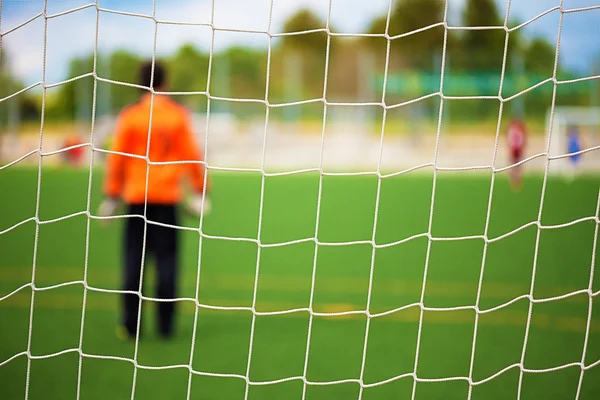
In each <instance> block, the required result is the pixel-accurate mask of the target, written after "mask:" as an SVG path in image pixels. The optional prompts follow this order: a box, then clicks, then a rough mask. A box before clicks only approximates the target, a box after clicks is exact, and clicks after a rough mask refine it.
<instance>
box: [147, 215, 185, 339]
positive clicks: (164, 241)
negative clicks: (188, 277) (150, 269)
mask: <svg viewBox="0 0 600 400" xmlns="http://www.w3.org/2000/svg"><path fill="white" fill-rule="evenodd" d="M152 211H153V219H154V220H155V221H157V222H161V223H163V224H169V225H173V226H177V209H176V207H175V206H174V205H173V206H171V205H160V206H153V210H152ZM148 228H149V232H148V233H150V237H149V240H151V241H152V249H153V252H154V255H155V257H156V267H157V269H158V271H157V272H158V273H157V278H158V279H157V288H156V289H157V290H156V292H157V293H156V297H157V298H159V299H161V300H172V299H175V298H176V297H177V269H178V265H177V263H178V259H177V251H178V232H177V229H175V228H169V227H164V226H159V225H149V227H148ZM157 306H158V321H157V322H158V332H159V334H160V335H161V336H162V337H164V338H168V337H170V336H171V335H172V334H173V325H174V317H175V302H174V301H159V302H158V304H157Z"/></svg>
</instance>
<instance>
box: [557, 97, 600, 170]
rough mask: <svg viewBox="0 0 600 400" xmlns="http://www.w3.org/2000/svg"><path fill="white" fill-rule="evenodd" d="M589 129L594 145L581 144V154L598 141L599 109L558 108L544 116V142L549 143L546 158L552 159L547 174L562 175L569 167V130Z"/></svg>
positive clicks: (599, 133)
mask: <svg viewBox="0 0 600 400" xmlns="http://www.w3.org/2000/svg"><path fill="white" fill-rule="evenodd" d="M572 128H576V129H578V130H579V129H581V128H583V129H589V130H590V131H591V135H588V137H590V136H591V137H592V138H593V141H594V143H585V142H584V143H583V148H582V149H581V151H580V153H581V152H585V151H586V148H587V149H589V148H593V147H594V146H595V145H597V144H598V141H599V139H600V107H568V106H560V107H554V109H549V110H548V113H547V116H546V141H547V142H548V141H549V142H550V147H549V152H548V156H549V157H550V158H551V159H552V163H551V166H550V168H549V172H551V173H553V174H560V175H564V174H567V173H568V172H567V171H569V170H570V167H569V158H568V157H569V156H568V155H569V154H570V153H569V147H568V141H569V137H568V135H569V130H570V129H572Z"/></svg>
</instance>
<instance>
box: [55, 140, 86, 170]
mask: <svg viewBox="0 0 600 400" xmlns="http://www.w3.org/2000/svg"><path fill="white" fill-rule="evenodd" d="M80 144H82V141H81V140H80V139H79V138H78V137H76V136H71V137H68V138H67V139H66V140H65V142H64V143H63V149H67V148H69V147H74V146H78V145H80ZM60 154H61V155H62V159H63V162H64V163H65V164H68V165H70V166H72V167H79V166H80V165H81V163H82V161H83V154H84V148H83V147H74V148H72V149H68V150H64V151H63V152H62V153H60Z"/></svg>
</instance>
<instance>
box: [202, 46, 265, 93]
mask: <svg viewBox="0 0 600 400" xmlns="http://www.w3.org/2000/svg"><path fill="white" fill-rule="evenodd" d="M224 60H226V62H227V65H228V71H229V84H230V88H229V95H230V96H232V97H237V98H245V99H249V98H254V99H262V98H264V96H265V79H266V75H267V73H266V70H267V53H266V52H265V51H262V50H255V49H251V48H247V47H239V46H235V47H230V48H228V49H227V50H225V51H224V52H222V53H220V54H218V55H216V56H215V68H218V66H219V64H220V63H221V62H223V61H224ZM213 72H215V73H216V71H213Z"/></svg>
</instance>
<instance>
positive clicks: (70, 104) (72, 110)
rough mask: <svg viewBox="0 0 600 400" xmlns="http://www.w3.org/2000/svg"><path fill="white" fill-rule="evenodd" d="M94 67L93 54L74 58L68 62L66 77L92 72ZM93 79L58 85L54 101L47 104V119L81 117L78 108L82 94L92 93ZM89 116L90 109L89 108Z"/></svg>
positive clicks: (80, 105)
mask: <svg viewBox="0 0 600 400" xmlns="http://www.w3.org/2000/svg"><path fill="white" fill-rule="evenodd" d="M93 69H94V56H93V55H89V56H87V57H83V58H74V59H72V60H71V62H70V63H69V72H68V76H67V78H68V79H70V78H75V77H77V76H80V75H83V74H86V73H89V72H92V71H93ZM93 90H94V80H93V79H92V78H81V79H78V80H76V81H74V82H71V83H67V84H64V85H62V86H60V89H59V91H58V93H57V94H56V95H55V96H53V97H54V101H52V102H51V103H49V104H48V105H47V117H48V118H49V119H69V120H75V119H78V118H81V115H78V114H77V113H78V110H81V107H82V106H83V105H82V104H81V97H82V94H85V93H90V94H91V93H93ZM90 116H91V109H90Z"/></svg>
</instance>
